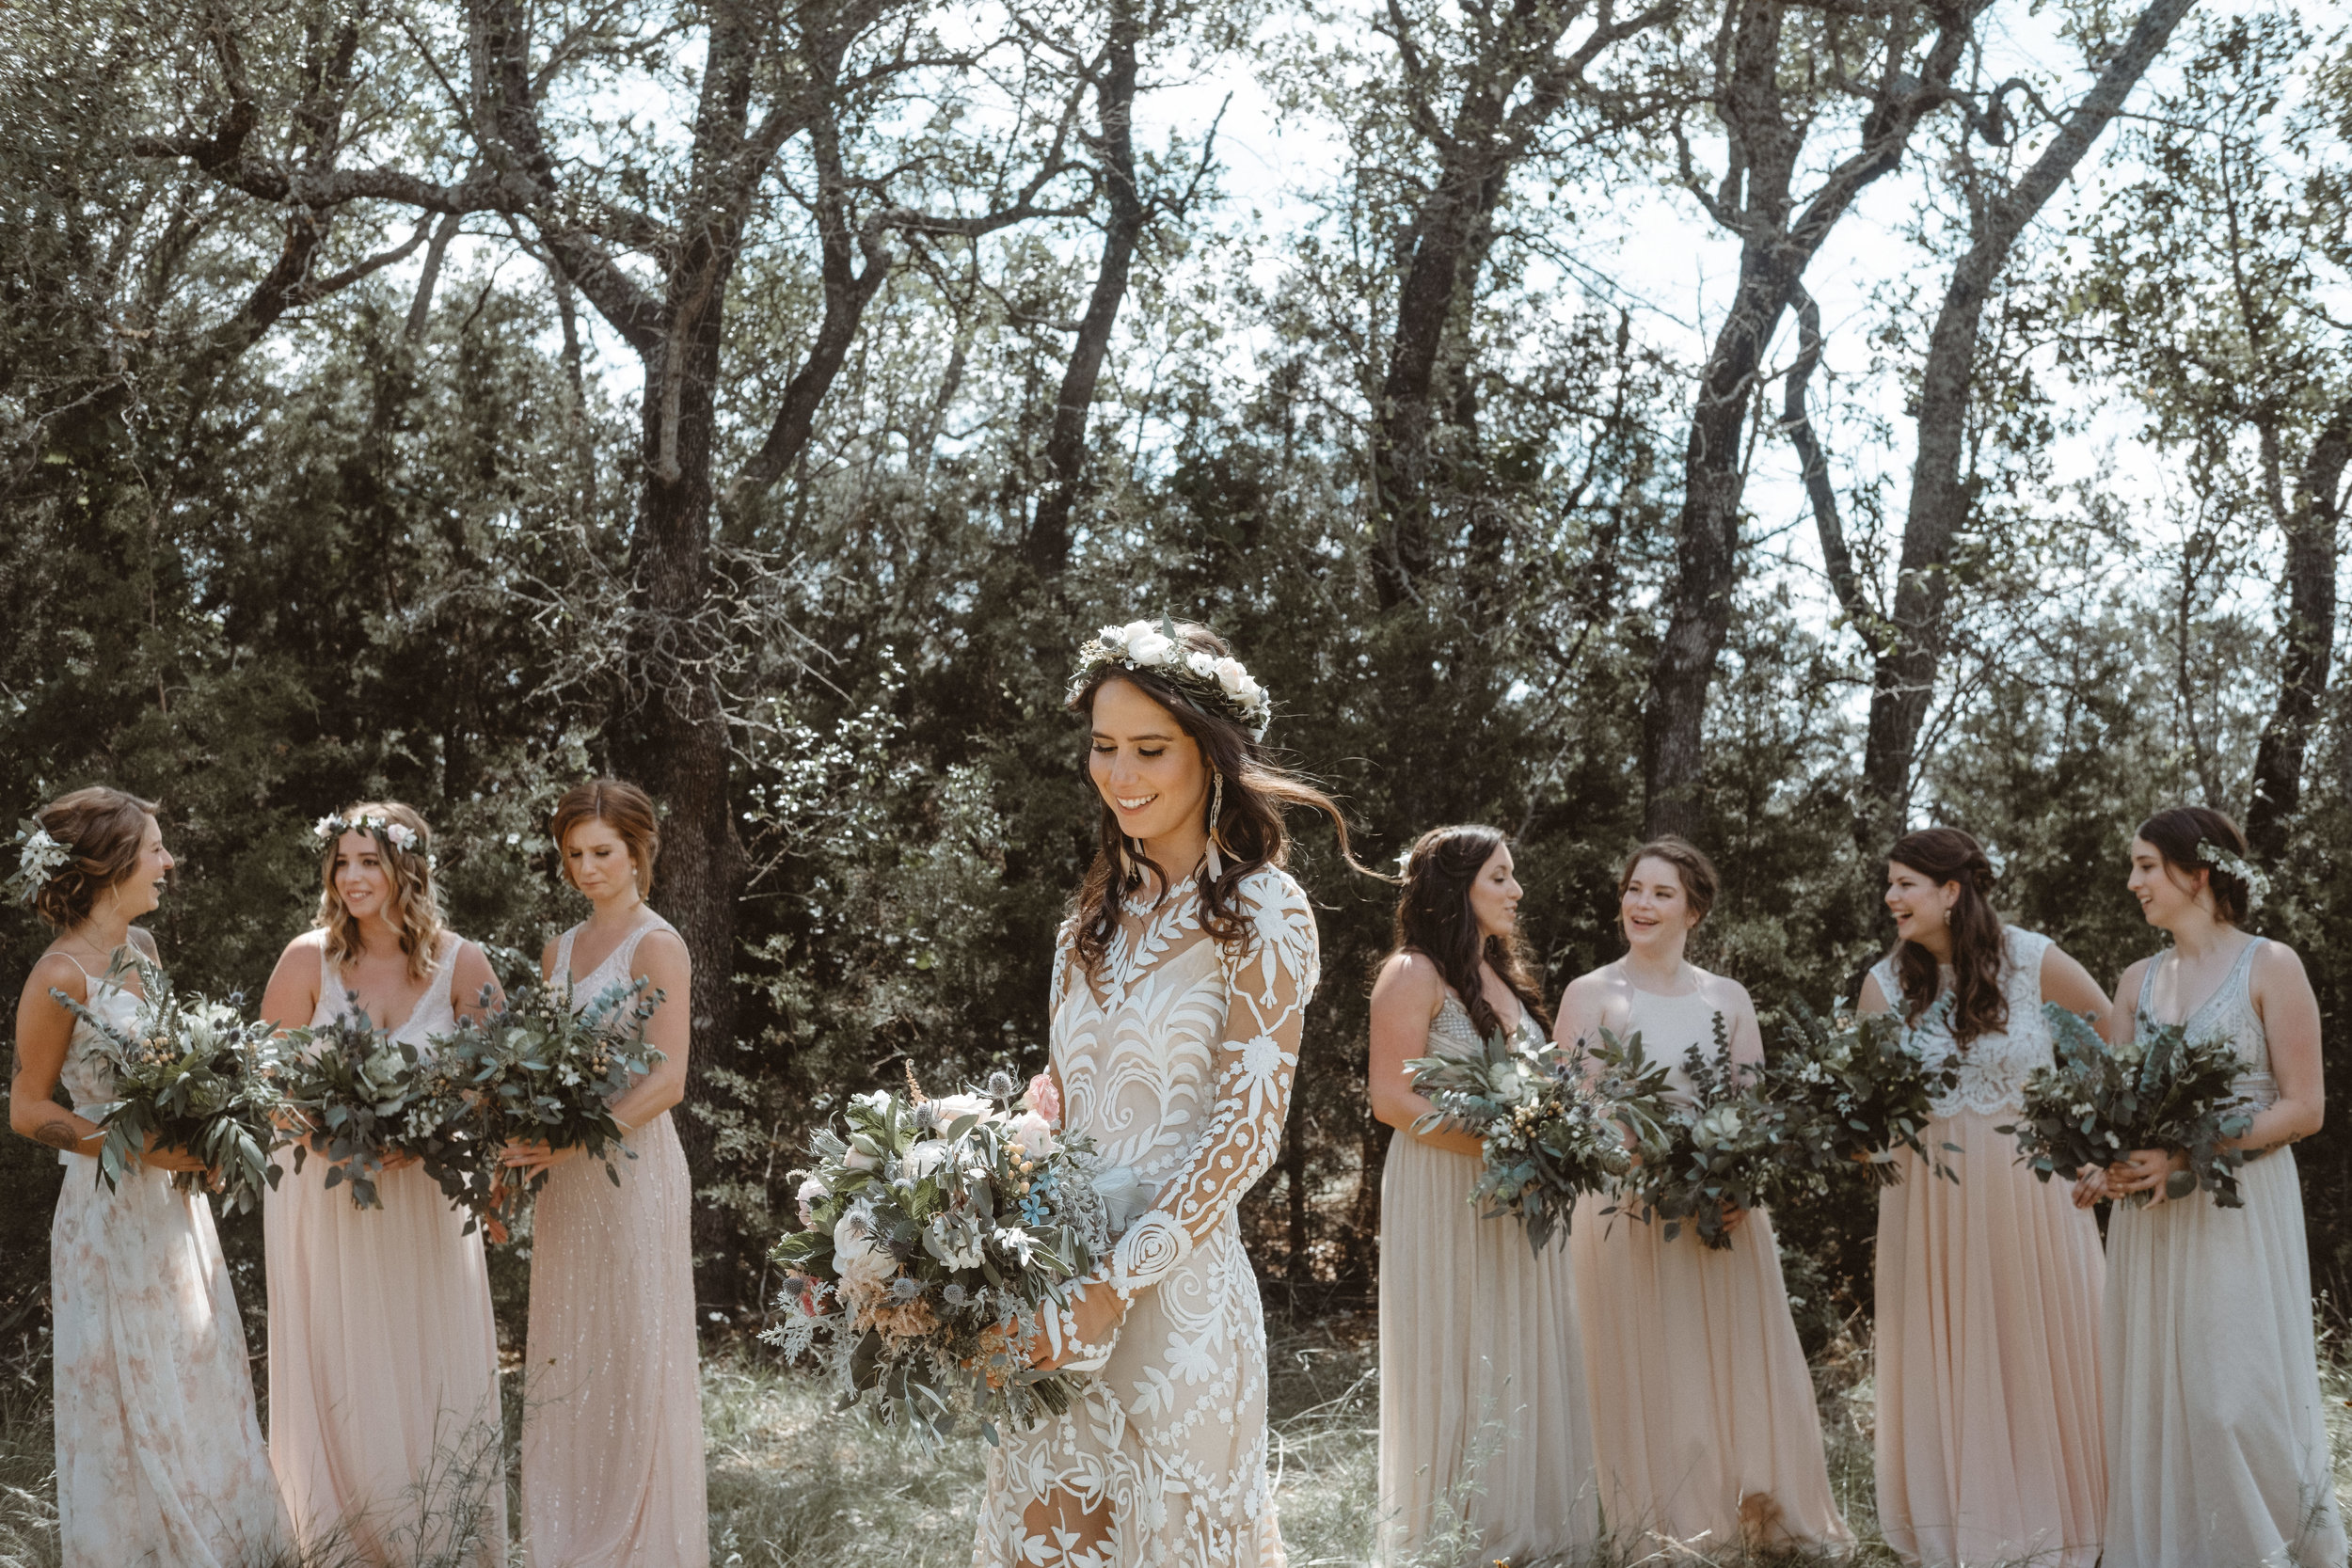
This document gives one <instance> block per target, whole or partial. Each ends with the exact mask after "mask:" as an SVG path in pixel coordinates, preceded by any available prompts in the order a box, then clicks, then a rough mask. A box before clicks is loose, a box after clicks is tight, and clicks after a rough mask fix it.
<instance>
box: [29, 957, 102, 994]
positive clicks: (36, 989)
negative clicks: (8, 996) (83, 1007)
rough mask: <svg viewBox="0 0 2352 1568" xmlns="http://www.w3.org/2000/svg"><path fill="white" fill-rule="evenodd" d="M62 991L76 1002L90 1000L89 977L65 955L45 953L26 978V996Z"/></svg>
mask: <svg viewBox="0 0 2352 1568" xmlns="http://www.w3.org/2000/svg"><path fill="white" fill-rule="evenodd" d="M53 990H61V991H63V992H65V993H66V995H68V996H70V997H72V998H73V1000H74V1001H76V1002H87V1001H88V1000H89V977H88V976H87V974H84V973H83V970H82V966H81V965H80V964H77V963H75V962H74V961H73V960H72V958H67V957H66V956H65V955H64V954H63V953H43V954H42V955H41V956H40V958H37V959H35V960H34V962H33V972H32V973H31V974H27V975H25V976H24V994H25V995H27V996H42V997H45V996H47V995H48V994H49V993H50V992H51V991H53Z"/></svg>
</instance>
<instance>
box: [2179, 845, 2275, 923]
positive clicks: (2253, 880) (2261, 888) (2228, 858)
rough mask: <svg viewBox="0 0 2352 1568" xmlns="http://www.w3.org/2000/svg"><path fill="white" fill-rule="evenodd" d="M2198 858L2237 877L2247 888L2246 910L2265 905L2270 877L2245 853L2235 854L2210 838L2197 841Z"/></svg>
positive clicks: (2250, 910) (2224, 872)
mask: <svg viewBox="0 0 2352 1568" xmlns="http://www.w3.org/2000/svg"><path fill="white" fill-rule="evenodd" d="M2197 858H2198V859H2199V860H2201V861H2203V862H2204V863H2205V864H2206V865H2207V866H2209V867H2211V868H2212V869H2213V870H2216V871H2218V872H2221V873H2223V874H2224V875H2227V876H2231V877H2235V878H2236V879H2238V885H2239V886H2241V887H2243V888H2245V889H2246V912H2247V913H2248V914H2252V913H2253V912H2254V911H2256V910H2259V909H2261V908H2262V907H2263V900H2264V899H2265V898H2266V897H2268V896H2269V895H2270V879H2269V878H2268V877H2265V876H2264V875H2263V874H2262V873H2261V872H2260V871H2258V870H2256V869H2255V868H2254V867H2253V866H2252V865H2251V864H2249V863H2248V861H2247V859H2246V857H2245V856H2243V855H2233V854H2232V853H2231V852H2230V851H2229V850H2227V849H2224V848H2223V847H2221V846H2219V845H2218V844H2216V843H2214V842H2213V840H2211V839H2209V838H2201V839H2199V840H2198V841H2197Z"/></svg>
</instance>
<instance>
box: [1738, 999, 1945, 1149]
mask: <svg viewBox="0 0 2352 1568" xmlns="http://www.w3.org/2000/svg"><path fill="white" fill-rule="evenodd" d="M1936 1005H1937V1006H1949V1003H1948V1001H1947V1000H1942V999H1939V1001H1938V1002H1937V1004H1936ZM1788 1013H1789V1019H1788V1034H1787V1036H1786V1039H1787V1044H1786V1045H1785V1047H1784V1048H1783V1049H1782V1051H1781V1053H1779V1055H1778V1056H1777V1057H1775V1058H1774V1059H1773V1060H1772V1061H1771V1062H1769V1063H1768V1064H1767V1065H1766V1068H1765V1085H1766V1087H1767V1091H1768V1092H1769V1094H1770V1096H1771V1098H1772V1100H1773V1101H1775V1102H1777V1103H1778V1104H1780V1105H1781V1106H1783V1107H1785V1108H1786V1109H1787V1113H1788V1117H1789V1119H1790V1121H1791V1122H1792V1123H1794V1124H1795V1125H1797V1126H1798V1127H1799V1128H1800V1129H1801V1130H1802V1132H1803V1134H1804V1135H1803V1137H1802V1138H1800V1139H1799V1140H1797V1141H1796V1143H1795V1144H1794V1145H1793V1146H1792V1148H1793V1151H1794V1152H1795V1153H1796V1154H1797V1155H1799V1156H1800V1157H1801V1158H1803V1159H1804V1161H1805V1162H1806V1163H1807V1164H1809V1166H1810V1168H1811V1174H1812V1175H1814V1176H1815V1177H1816V1178H1817V1179H1821V1180H1826V1179H1828V1178H1829V1177H1831V1176H1833V1175H1835V1174H1836V1173H1837V1172H1841V1171H1845V1170H1849V1169H1851V1168H1852V1167H1853V1166H1854V1165H1856V1164H1859V1165H1860V1166H1861V1167H1862V1169H1864V1170H1865V1171H1867V1172H1868V1173H1869V1176H1870V1180H1872V1181H1873V1182H1875V1183H1877V1184H1878V1185H1881V1186H1893V1185H1894V1184H1895V1183H1896V1182H1898V1181H1899V1180H1902V1174H1901V1172H1900V1170H1899V1168H1898V1166H1897V1164H1896V1163H1895V1150H1896V1149H1898V1148H1908V1149H1910V1150H1912V1151H1913V1152H1914V1153H1915V1154H1917V1155H1919V1156H1920V1157H1921V1158H1922V1159H1925V1160H1927V1161H1928V1162H1929V1163H1930V1164H1931V1165H1932V1166H1933V1168H1934V1170H1935V1172H1936V1174H1937V1175H1939V1176H1943V1177H1946V1178H1947V1179H1949V1180H1959V1177H1958V1176H1957V1174H1956V1173H1954V1171H1953V1170H1952V1168H1951V1166H1950V1165H1949V1164H1946V1163H1945V1162H1944V1161H1942V1160H1941V1159H1938V1158H1937V1154H1936V1152H1931V1150H1930V1149H1929V1148H1928V1147H1927V1145H1926V1144H1925V1143H1924V1142H1923V1141H1922V1139H1923V1138H1924V1136H1925V1134H1926V1131H1927V1125H1928V1121H1929V1119H1930V1118H1931V1117H1932V1116H1933V1115H1934V1113H1933V1112H1932V1111H1931V1109H1930V1108H1929V1107H1930V1105H1931V1102H1932V1101H1935V1100H1937V1099H1939V1098H1941V1097H1942V1096H1944V1095H1947V1094H1950V1093H1951V1092H1952V1090H1953V1088H1954V1087H1955V1086H1956V1085H1958V1083H1959V1081H1960V1068H1959V1064H1957V1063H1956V1062H1952V1061H1949V1060H1947V1061H1944V1062H1942V1063H1939V1064H1931V1063H1930V1062H1929V1061H1928V1060H1927V1058H1926V1057H1925V1056H1924V1055H1923V1054H1922V1053H1920V1051H1919V1049H1918V1047H1917V1046H1915V1044H1913V1043H1912V1042H1913V1039H1914V1037H1915V1036H1914V1033H1913V1031H1911V1030H1908V1029H1905V1028H1904V1027H1903V1025H1902V1022H1901V1021H1900V1020H1899V1019H1897V1018H1895V1017H1894V1016H1893V1015H1891V1014H1876V1015H1871V1016H1867V1017H1863V1016H1855V1017H1849V1018H1843V1019H1840V1020H1837V1021H1836V1022H1835V1023H1832V1022H1825V1021H1824V1020H1822V1019H1821V1018H1820V1016H1819V1015H1818V1014H1816V1013H1815V1012H1814V1011H1813V1010H1812V1009H1811V1008H1810V1007H1807V1006H1805V1005H1804V1003H1803V1002H1799V1001H1795V1000H1793V999H1792V1000H1791V1001H1790V1002H1789V1004H1788ZM1949 1147H1950V1146H1948V1145H1947V1146H1946V1148H1949Z"/></svg>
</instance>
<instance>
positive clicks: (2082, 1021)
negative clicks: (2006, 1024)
mask: <svg viewBox="0 0 2352 1568" xmlns="http://www.w3.org/2000/svg"><path fill="white" fill-rule="evenodd" d="M2042 1012H2043V1013H2044V1014H2045V1015H2047V1017H2048V1018H2049V1021H2050V1042H2051V1047H2052V1050H2051V1063H2050V1065H2049V1066H2048V1067H2045V1068H2037V1069H2035V1070H2034V1073H2033V1076H2031V1077H2030V1078H2028V1079H2026V1112H2025V1115H2024V1116H2023V1117H2020V1118H2019V1119H2018V1120H2017V1121H2016V1122H2015V1123H2013V1124H2011V1125H2009V1126H2005V1127H2001V1128H1999V1129H1996V1131H1999V1132H2010V1133H2013V1134H2015V1136H2016V1138H2017V1148H2018V1152H2019V1155H2020V1157H2021V1158H2023V1159H2025V1160H2027V1161H2029V1162H2031V1164H2032V1165H2033V1171H2034V1174H2035V1175H2036V1176H2038V1177H2040V1178H2041V1179H2042V1180H2044V1181H2047V1180H2050V1178H2051V1177H2052V1176H2063V1177H2065V1178H2067V1179H2069V1180H2073V1179H2074V1178H2075V1177H2078V1176H2080V1175H2081V1174H2082V1173H2083V1172H2084V1171H2085V1170H2087V1169H2090V1168H2091V1167H2092V1166H2101V1165H2108V1164H2114V1163H2115V1162H2116V1161H2118V1160H2120V1159H2122V1158H2123V1157H2124V1156H2125V1155H2127V1154H2129V1153H2131V1152H2132V1150H2134V1149H2136V1148H2170V1149H2179V1150H2181V1151H2182V1152H2184V1153H2185V1154H2186V1155H2187V1156H2188V1168H2187V1169H2186V1170H2179V1171H2174V1172H2173V1173H2172V1174H2171V1175H2170V1176H2169V1177H2168V1178H2166V1180H2165V1184H2164V1195H2165V1196H2166V1197H2168V1198H2173V1199H2178V1198H2185V1197H2186V1196H2189V1195H2190V1194H2192V1193H2194V1192H2196V1191H2198V1190H2199V1189H2200V1188H2202V1189H2204V1190H2206V1191H2208V1192H2211V1193H2212V1194H2213V1200H2214V1202H2216V1203H2217V1204H2218V1205H2220V1206H2221V1207H2222V1208H2224V1209H2236V1208H2239V1207H2242V1206H2243V1205H2244V1203H2245V1201H2246V1200H2245V1199H2244V1198H2243V1197H2241V1196H2238V1190H2237V1170H2238V1167H2239V1166H2240V1165H2242V1164H2245V1163H2246V1152H2245V1151H2244V1150H2243V1149H2239V1148H2227V1147H2225V1145H2226V1144H2227V1143H2228V1142H2229V1141H2230V1140H2232V1139H2236V1138H2242V1137H2244V1136H2245V1135H2246V1133H2247V1131H2248V1129H2249V1128H2251V1127H2252V1126H2253V1124H2254V1117H2253V1108H2252V1106H2250V1105H2249V1104H2248V1102H2247V1101H2245V1100H2244V1099H2243V1098H2242V1097H2241V1096H2239V1095H2238V1093H2237V1092H2236V1090H2235V1088H2234V1087H2233V1085H2234V1083H2235V1081H2236V1079H2237V1076H2238V1074H2240V1073H2241V1072H2243V1071H2245V1070H2246V1065H2245V1063H2244V1062H2242V1061H2240V1060H2239V1058H2238V1053H2237V1052H2236V1050H2235V1049H2234V1048H2233V1046H2232V1045H2231V1044H2230V1042H2229V1041H2227V1040H2219V1039H2198V1040H2192V1039H2190V1038H2189V1037H2187V1033H2186V1031H2185V1030H2184V1029H2183V1027H2182V1026H2181V1025H2180V1024H2177V1023H2163V1024H2154V1023H2147V1022H2143V1023H2142V1024H2141V1025H2140V1028H2139V1034H2138V1036H2137V1037H2136V1038H2134V1039H2133V1040H2131V1041H2130V1042H2129V1043H2128V1044H2124V1045H2120V1046H2115V1047H2109V1046H2108V1045H2107V1043H2106V1041H2105V1040H2103V1039H2101V1038H2100V1037H2099V1034H2098V1031H2096V1030H2094V1029H2093V1028H2091V1026H2090V1021H2089V1020H2088V1019H2086V1018H2084V1017H2083V1016H2082V1015H2081V1014H2079V1013H2074V1012H2070V1011H2068V1010H2067V1009H2066V1008H2064V1007H2061V1006H2058V1004H2057V1003H2055V1002H2048V1003H2044V1004H2043V1005H2042ZM2123 1201H2124V1202H2126V1203H2130V1204H2133V1205H2135V1206H2137V1205H2139V1204H2144V1203H2146V1202H2147V1201H2148V1195H2147V1194H2146V1193H2133V1194H2130V1195H2128V1196H2126V1197H2125V1198H2124V1199H2123Z"/></svg>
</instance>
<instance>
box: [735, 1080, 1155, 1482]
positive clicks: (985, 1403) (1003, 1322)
mask: <svg viewBox="0 0 2352 1568" xmlns="http://www.w3.org/2000/svg"><path fill="white" fill-rule="evenodd" d="M1014 1092H1015V1091H1014V1086H1013V1083H1012V1080H1011V1078H1010V1077H1009V1075H1007V1074H1005V1073H1002V1072H999V1073H994V1074H992V1075H991V1077H990V1079H989V1082H988V1084H987V1085H986V1086H985V1087H984V1088H983V1089H982V1090H980V1091H979V1092H977V1093H973V1094H959V1095H947V1096H944V1097H942V1098H939V1099H935V1100H923V1099H919V1098H914V1097H912V1096H901V1095H897V1094H892V1093H889V1092H887V1091H877V1092H875V1093H872V1094H863V1095H858V1096H855V1097H853V1098H852V1099H851V1100H850V1104H849V1110H848V1114H847V1117H846V1122H847V1127H846V1134H847V1135H846V1136H844V1135H843V1134H842V1133H838V1132H834V1131H833V1130H831V1129H824V1130H820V1131H819V1132H818V1134H817V1136H816V1139H815V1142H814V1148H813V1153H814V1155H815V1163H814V1165H813V1166H812V1168H811V1169H810V1170H808V1171H807V1172H805V1173H803V1179H802V1180H801V1186H800V1206H801V1217H802V1225H803V1228H802V1229H800V1230H796V1231H794V1232H792V1233H791V1234H789V1235H787V1236H786V1237H785V1238H784V1240H783V1241H782V1242H780V1243H777V1245H776V1247H775V1250H774V1253H773V1258H774V1260H775V1261H776V1262H777V1263H778V1264H780V1265H782V1267H783V1268H784V1270H785V1273H786V1285H785V1290H784V1292H783V1294H782V1295H781V1297H780V1298H779V1300H778V1307H779V1310H780V1311H781V1313H782V1314H783V1322H782V1323H779V1324H778V1325H777V1326H775V1327H773V1328H771V1329H770V1330H769V1331H768V1333H767V1335H766V1336H765V1338H768V1339H769V1340H770V1342H771V1343H773V1344H775V1345H777V1346H779V1347H781V1349H782V1350H783V1352H784V1354H786V1355H787V1357H791V1358H795V1359H797V1358H798V1357H800V1356H802V1355H803V1354H815V1355H817V1356H818V1360H819V1362H820V1363H821V1364H822V1365H823V1366H824V1367H825V1369H826V1370H828V1372H829V1373H830V1374H831V1375H832V1377H833V1378H834V1381H835V1383H836V1384H837V1386H838V1387H839V1391H840V1392H839V1402H838V1404H837V1406H836V1408H839V1409H844V1410H846V1409H848V1408H849V1407H850V1406H851V1405H853V1404H856V1403H858V1402H861V1401H864V1400H867V1399H868V1397H869V1396H870V1404H869V1406H868V1408H869V1409H870V1410H871V1411H872V1413H873V1415H874V1417H875V1418H876V1419H878V1420H880V1421H882V1422H883V1423H884V1424H889V1423H891V1422H893V1421H896V1420H900V1419H903V1420H905V1421H907V1422H908V1424H910V1425H912V1426H914V1428H915V1429H916V1430H918V1431H921V1432H926V1433H930V1434H931V1435H933V1436H935V1437H940V1438H944V1437H946V1435H947V1434H948V1433H950V1432H951V1431H953V1429H954V1427H955V1424H956V1422H957V1420H958V1419H959V1418H960V1417H961V1416H962V1415H964V1414H967V1413H968V1414H971V1415H974V1416H977V1418H978V1419H979V1421H980V1424H981V1427H982V1430H983V1431H984V1432H985V1433H987V1434H988V1436H989V1438H990V1440H991V1441H992V1442H993V1441H994V1440H995V1436H996V1422H997V1421H998V1420H999V1419H1009V1420H1011V1421H1014V1422H1016V1423H1018V1424H1019V1425H1021V1426H1024V1427H1026V1426H1030V1425H1033V1424H1035V1423H1036V1422H1037V1421H1038V1420H1039V1419H1040V1418H1042V1417H1043V1416H1045V1415H1046V1414H1048V1413H1052V1414H1059V1413H1061V1412H1062V1411H1064V1410H1066V1409H1068V1408H1069V1404H1070V1391H1071V1389H1072V1387H1073V1386H1075V1383H1076V1381H1077V1379H1078V1378H1080V1377H1081V1376H1083V1375H1085V1374H1083V1373H1079V1372H1074V1371H1067V1370H1048V1369H1041V1368H1038V1367H1036V1366H1034V1365H1032V1364H1031V1360H1030V1348H1031V1346H1032V1345H1033V1344H1034V1343H1035V1341H1036V1340H1037V1338H1038V1336H1039V1333H1040V1324H1041V1317H1042V1315H1043V1314H1044V1313H1046V1312H1048V1311H1058V1310H1059V1309H1060V1307H1061V1306H1062V1304H1063V1302H1064V1300H1065V1297H1066V1295H1067V1293H1068V1291H1069V1288H1070V1282H1071V1281H1073V1280H1074V1279H1076V1278H1078V1277H1079V1276H1080V1275H1084V1274H1086V1273H1087V1272H1088V1271H1089V1270H1090V1269H1092V1268H1093V1267H1094V1266H1095V1263H1096V1261H1097V1260H1098V1259H1101V1258H1103V1257H1104V1256H1105V1255H1106V1254H1107V1253H1108V1251H1109V1247H1110V1242H1111V1236H1110V1223H1109V1216H1108V1212H1107V1210H1106V1208H1105V1205H1104V1200H1103V1197H1102V1196H1101V1195H1100V1194H1098V1193H1097V1192H1096V1190H1095V1186H1094V1176H1095V1169H1094V1161H1093V1149H1092V1146H1091V1144H1090V1143H1089V1141H1088V1140H1086V1139H1084V1138H1082V1137H1073V1138H1067V1139H1065V1138H1062V1137H1060V1136H1058V1135H1057V1133H1056V1132H1055V1131H1054V1129H1053V1127H1052V1125H1051V1124H1050V1121H1049V1118H1048V1117H1047V1116H1045V1115H1043V1114H1041V1110H1040V1109H1039V1108H1038V1107H1037V1106H1036V1104H1035V1101H1036V1100H1037V1098H1038V1093H1037V1089H1036V1085H1032V1096H1031V1099H1032V1104H1031V1107H1030V1108H1029V1109H1026V1110H1022V1111H1019V1112H1016V1111H1014V1110H1013V1109H1012V1108H1011V1101H1012V1100H1013V1096H1014Z"/></svg>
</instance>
